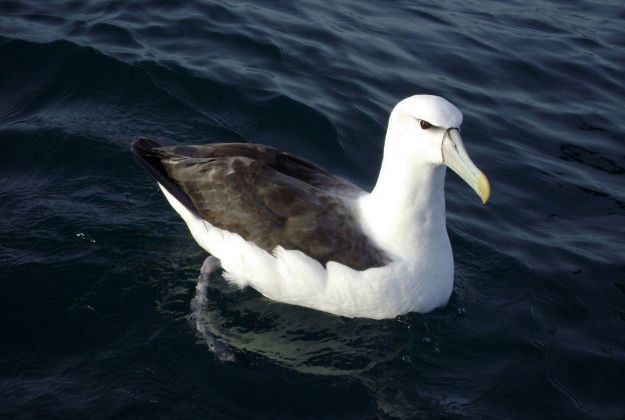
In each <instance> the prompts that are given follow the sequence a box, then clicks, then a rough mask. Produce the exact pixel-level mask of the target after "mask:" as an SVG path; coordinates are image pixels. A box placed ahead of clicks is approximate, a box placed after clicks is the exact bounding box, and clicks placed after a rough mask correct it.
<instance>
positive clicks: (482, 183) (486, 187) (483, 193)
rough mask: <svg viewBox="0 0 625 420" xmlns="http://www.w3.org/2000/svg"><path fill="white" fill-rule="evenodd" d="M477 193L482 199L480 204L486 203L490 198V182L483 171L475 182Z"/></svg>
mask: <svg viewBox="0 0 625 420" xmlns="http://www.w3.org/2000/svg"><path fill="white" fill-rule="evenodd" d="M477 194H478V195H479V196H480V198H481V199H482V204H486V202H487V201H488V199H489V198H490V182H488V178H486V175H484V174H483V173H482V174H480V178H479V180H478V182H477Z"/></svg>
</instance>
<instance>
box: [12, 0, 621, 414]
mask: <svg viewBox="0 0 625 420" xmlns="http://www.w3.org/2000/svg"><path fill="white" fill-rule="evenodd" d="M624 21H625V6H624V4H623V2H622V1H607V0H604V1H589V0H572V1H556V0H552V1H546V0H545V1H507V2H499V1H479V2H477V1H464V2H459V1H429V0H428V1H418V2H416V1H394V2H383V1H361V0H340V1H335V2H326V1H317V0H309V1H306V0H304V1H297V2H295V1H293V2H286V1H285V2H277V1H276V2H270V1H264V0H256V1H253V0H250V1H224V0H222V1H213V0H207V1H201V2H200V1H197V2H191V1H178V2H168V1H156V0H152V1H143V2H123V1H79V0H76V1H57V2H39V1H34V0H32V1H25V0H20V1H0V181H1V182H0V203H1V204H0V216H1V217H0V327H1V334H2V336H1V338H0V417H1V418H19V417H25V418H31V417H38V416H39V417H41V418H70V417H88V418H101V417H105V418H108V417H115V418H127V417H146V418H174V417H190V418H201V417H207V418H376V417H400V418H402V417H404V418H416V417H426V418H437V417H465V416H466V417H472V418H484V417H508V418H537V417H555V416H558V417H561V418H571V417H575V418H579V417H601V418H622V417H623V416H624V415H625V397H624V395H625V277H624V273H625V188H624V186H625V182H624V181H625V123H624V121H625V87H624V86H625V84H624V83H623V82H624V81H625V79H624V77H623V75H624V74H625V55H624V52H625V25H624V24H623V22H624ZM415 93H434V94H438V95H441V96H444V97H446V98H448V99H449V100H451V101H452V102H453V103H455V104H456V105H457V106H458V107H459V108H460V109H461V110H462V111H463V112H464V117H465V122H464V125H463V136H464V138H465V142H466V145H467V148H468V150H469V152H470V153H471V155H472V157H473V158H474V160H475V161H476V162H477V163H478V164H479V165H480V166H481V167H482V168H483V170H484V171H485V172H486V173H487V174H488V175H489V178H490V179H491V182H492V185H493V196H492V201H491V203H489V204H488V205H487V206H482V205H481V204H479V200H478V199H477V197H476V196H475V195H474V193H473V192H472V191H471V190H470V188H468V187H467V186H466V185H465V184H464V183H463V182H461V181H460V180H459V179H458V178H457V177H456V176H455V175H451V174H450V175H449V176H448V179H447V185H446V193H447V205H448V230H449V234H450V237H451V241H452V246H453V249H454V254H455V264H456V283H455V289H454V293H453V295H452V298H451V301H450V302H449V304H448V305H447V306H446V307H445V308H443V309H439V310H436V311H434V312H432V313H429V314H426V315H419V314H409V315H407V316H402V317H399V318H397V319H394V320H386V321H370V320H364V319H346V318H341V317H336V316H332V315H328V314H323V313H320V312H316V311H312V310H308V309H304V308H298V307H292V306H288V305H284V304H280V303H275V302H270V301H268V300H267V299H265V298H263V297H262V296H260V295H259V294H258V293H256V292H255V291H253V290H244V291H238V290H233V289H232V288H230V287H229V286H228V285H227V284H226V283H225V282H224V280H223V278H221V277H220V276H216V277H214V278H213V279H212V280H211V282H210V283H209V286H208V290H207V300H206V302H205V304H204V305H203V307H202V311H201V313H200V314H198V313H195V314H194V308H196V306H193V302H194V298H195V293H196V287H195V286H196V283H197V275H198V269H199V267H200V265H201V263H202V261H203V259H204V257H205V254H204V252H203V251H202V250H201V249H200V248H199V247H198V246H197V245H196V244H195V242H194V241H193V239H192V238H191V236H190V234H189V233H188V231H187V228H186V226H185V225H184V224H183V222H182V221H181V220H180V219H179V218H178V216H177V215H176V214H175V213H174V212H173V210H172V209H171V208H170V207H169V206H168V204H167V203H166V201H165V199H164V198H163V196H162V194H161V193H160V192H159V191H158V190H157V188H156V186H155V183H154V182H152V181H151V180H150V179H149V178H148V176H146V175H145V174H144V173H143V172H142V170H141V169H140V168H139V167H138V166H137V165H136V164H135V162H134V161H133V159H132V158H131V156H130V153H129V148H128V147H129V144H130V142H131V141H132V140H133V139H134V138H136V137H137V136H139V135H143V136H151V137H153V138H157V139H160V140H161V141H163V142H166V143H170V144H193V143H204V142H213V141H250V142H261V143H266V144H271V145H274V146H278V147H281V148H284V149H287V150H289V151H291V152H295V153H298V154H300V155H302V156H305V157H307V158H309V159H311V160H314V161H316V162H318V163H319V164H321V165H323V166H325V167H326V168H328V169H330V170H332V171H334V172H337V173H340V174H341V175H343V176H345V177H347V178H348V179H350V180H352V181H353V182H355V183H358V184H360V185H362V186H364V187H370V186H371V185H372V183H373V182H374V181H375V178H376V175H377V171H378V169H379V164H380V159H381V151H382V142H383V138H384V132H385V126H386V120H387V118H388V113H389V112H390V110H391V109H392V107H393V105H394V104H395V103H396V102H397V101H399V100H400V99H402V98H404V97H406V96H409V95H412V94H415ZM196 309H197V308H196ZM196 312H197V311H196ZM205 331H212V332H214V333H215V334H217V335H218V336H220V337H221V338H222V339H223V340H224V341H225V342H227V343H228V344H229V345H231V346H232V347H233V348H234V349H235V352H236V360H235V361H234V362H223V361H220V360H218V359H217V358H216V357H215V354H214V353H212V352H210V351H209V349H208V346H207V344H208V343H207V341H206V339H205V336H204V334H203V332H205Z"/></svg>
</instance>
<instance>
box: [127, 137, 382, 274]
mask: <svg viewBox="0 0 625 420" xmlns="http://www.w3.org/2000/svg"><path fill="white" fill-rule="evenodd" d="M132 151H133V153H134V155H135V157H137V160H138V161H139V163H140V164H141V165H142V166H143V167H144V168H145V169H146V170H147V171H148V172H149V173H150V174H152V175H153V176H154V177H155V178H156V180H157V181H158V182H159V183H161V185H163V186H164V187H165V188H166V189H167V190H168V191H169V192H170V193H171V194H172V195H174V197H176V198H177V199H178V200H179V201H180V202H181V203H182V204H183V205H185V207H187V208H189V209H190V210H191V211H194V212H195V213H197V214H198V215H199V216H200V217H202V218H203V219H204V220H206V221H208V222H209V223H211V224H212V225H214V226H216V227H219V228H221V229H225V230H228V231H231V232H236V233H238V234H239V235H241V236H242V237H243V238H245V239H246V240H248V241H252V242H254V243H256V244H257V245H258V246H260V247H262V248H263V249H266V250H267V251H271V250H273V249H274V248H275V247H276V246H278V245H281V246H282V247H284V248H285V249H296V250H299V251H302V252H304V253H305V254H307V255H309V256H311V257H313V258H315V259H317V260H318V261H320V262H321V263H323V264H325V263H326V262H328V261H337V262H340V263H343V264H345V265H348V266H350V267H352V268H354V269H357V270H364V269H366V268H370V267H377V266H381V265H384V264H386V263H388V258H387V257H386V256H385V255H384V254H383V252H381V251H380V250H379V249H377V248H376V247H375V246H374V245H373V244H372V243H371V241H370V240H369V239H368V238H367V236H366V235H365V234H364V233H363V232H362V230H361V229H360V227H359V225H358V223H357V221H356V220H355V219H354V215H353V213H352V209H351V208H349V205H348V200H346V199H348V198H352V197H354V196H356V195H359V194H362V190H360V189H359V188H358V187H356V186H354V185H353V184H350V183H349V182H347V181H345V180H343V179H341V178H338V177H336V176H334V175H332V174H330V173H329V172H327V171H325V170H324V169H322V168H320V167H318V166H317V165H315V164H313V163H311V162H308V161H306V160H304V159H302V158H299V157H296V156H293V155H290V154H288V153H285V152H282V151H280V150H278V149H275V148H273V147H269V146H263V145H257V144H241V143H222V144H208V145H203V146H178V147H176V146H173V147H162V146H160V145H159V144H158V143H155V142H153V141H151V140H147V139H139V140H137V141H135V142H134V143H133V144H132Z"/></svg>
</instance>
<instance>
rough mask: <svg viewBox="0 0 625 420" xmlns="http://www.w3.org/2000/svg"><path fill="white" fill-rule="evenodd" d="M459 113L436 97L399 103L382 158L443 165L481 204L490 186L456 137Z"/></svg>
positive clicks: (393, 114)
mask: <svg viewBox="0 0 625 420" xmlns="http://www.w3.org/2000/svg"><path fill="white" fill-rule="evenodd" d="M461 124H462V112H460V110H459V109H458V108H456V107H455V106H454V105H453V104H452V103H450V102H449V101H447V100H446V99H443V98H441V97H439V96H433V95H415V96H411V97H409V98H406V99H404V100H403V101H401V102H399V103H398V104H397V105H396V106H395V108H394V109H393V112H392V113H391V116H390V119H389V125H388V132H387V138H386V145H385V155H386V154H387V153H388V154H393V155H396V159H401V160H404V161H405V160H406V159H407V160H408V161H409V164H410V166H413V165H424V164H425V165H434V166H439V165H446V166H447V167H449V168H451V169H452V170H453V171H454V172H456V173H457V174H458V175H459V176H460V177H461V178H462V179H463V180H464V181H465V182H467V183H468V184H469V185H470V186H471V187H472V188H473V189H474V190H475V192H476V193H477V194H478V195H479V196H480V198H481V199H482V202H483V203H486V201H487V200H488V198H489V197H490V184H489V182H488V179H487V178H486V176H485V175H484V174H483V173H482V172H481V171H480V170H479V169H478V168H477V166H475V164H474V163H473V161H472V160H471V158H470V157H469V155H468V153H467V151H466V150H465V148H464V144H463V141H462V137H461V136H460V126H461Z"/></svg>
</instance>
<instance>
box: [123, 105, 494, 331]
mask: <svg viewBox="0 0 625 420" xmlns="http://www.w3.org/2000/svg"><path fill="white" fill-rule="evenodd" d="M461 124H462V113H461V112H460V110H458V108H456V107H455V106H454V105H453V104H451V103H450V102H448V101H447V100H446V99H444V98H441V97H438V96H432V95H416V96H411V97H409V98H406V99H404V100H402V101H401V102H399V103H398V104H397V105H396V106H395V108H394V109H393V111H392V112H391V114H390V118H389V121H388V129H387V133H386V139H385V144H384V155H383V159H382V166H381V169H380V174H379V177H378V180H377V182H376V184H375V187H374V188H373V190H372V191H371V192H367V191H365V190H363V189H361V188H359V187H358V186H356V185H354V184H352V183H351V182H349V181H347V180H345V179H343V178H341V177H339V176H336V175H333V174H332V173H330V172H328V171H326V170H325V169H323V168H321V167H320V166H318V165H316V164H314V163H312V162H310V161H308V160H306V159H303V158H301V157H298V156H295V155H293V154H290V153H288V152H286V151H282V150H279V149H276V148H274V147H270V146H265V145H260V144H251V143H213V144H207V145H197V146H162V145H160V144H158V143H157V142H155V141H152V140H149V139H146V138H139V139H137V140H135V141H134V142H133V143H132V145H131V150H132V153H133V155H134V156H135V158H136V159H137V161H138V162H139V164H140V165H141V166H142V167H143V168H144V169H145V170H146V171H147V172H148V173H149V174H150V175H151V176H152V177H154V179H155V180H156V182H157V183H158V185H159V187H160V189H161V190H162V192H163V194H164V195H165V197H166V198H167V200H168V201H169V203H170V204H171V206H172V207H173V208H174V210H175V211H176V212H177V213H178V214H179V215H180V216H181V217H182V219H183V220H184V221H185V222H186V224H187V226H188V227H189V230H190V231H191V234H192V235H193V238H194V239H195V240H196V241H197V243H198V244H199V245H200V246H201V247H202V248H204V249H205V250H206V251H208V253H209V254H210V256H209V257H208V258H207V260H206V261H205V263H204V264H203V266H202V272H203V273H205V274H208V273H210V272H212V271H214V270H216V269H219V268H222V269H223V275H224V278H225V279H226V280H227V281H228V282H230V283H232V284H234V285H236V286H238V287H241V288H244V287H247V286H250V287H253V288H254V289H256V290H257V291H258V292H260V293H261V294H262V295H264V296H266V297H267V298H269V299H272V300H275V301H279V302H284V303H288V304H292V305H299V306H305V307H308V308H313V309H317V310H320V311H325V312H329V313H333V314H336V315H341V316H345V317H352V318H353V317H365V318H373V319H383V318H393V317H396V316H398V315H402V314H406V313H408V312H420V313H425V312H429V311H432V310H434V309H436V308H438V307H441V306H444V305H446V304H447V302H448V300H449V297H450V296H451V293H452V289H453V283H454V262H453V255H452V250H451V245H450V242H449V237H448V235H447V228H446V216H445V193H444V182H445V173H446V168H447V167H449V168H451V169H452V170H453V171H454V172H456V173H457V174H458V175H459V176H460V177H461V178H462V179H463V180H464V181H466V182H467V183H468V184H469V185H470V186H471V187H472V188H473V189H474V190H475V192H476V193H477V194H478V196H479V197H480V198H481V199H482V202H483V203H484V204H485V203H486V201H487V200H488V198H489V196H490V184H489V182H488V179H487V178H486V176H485V175H484V174H483V173H482V172H481V171H480V170H479V169H478V168H477V167H476V165H475V164H474V163H473V162H472V160H471V159H470V157H469V155H468V154H467V151H466V149H465V147H464V144H463V141H462V137H461V136H460V126H461Z"/></svg>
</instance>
